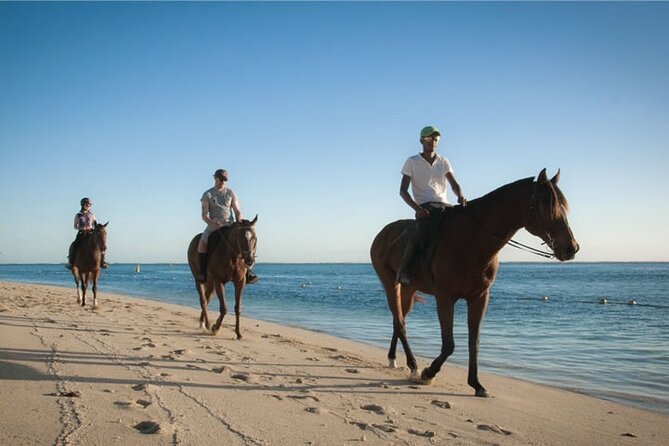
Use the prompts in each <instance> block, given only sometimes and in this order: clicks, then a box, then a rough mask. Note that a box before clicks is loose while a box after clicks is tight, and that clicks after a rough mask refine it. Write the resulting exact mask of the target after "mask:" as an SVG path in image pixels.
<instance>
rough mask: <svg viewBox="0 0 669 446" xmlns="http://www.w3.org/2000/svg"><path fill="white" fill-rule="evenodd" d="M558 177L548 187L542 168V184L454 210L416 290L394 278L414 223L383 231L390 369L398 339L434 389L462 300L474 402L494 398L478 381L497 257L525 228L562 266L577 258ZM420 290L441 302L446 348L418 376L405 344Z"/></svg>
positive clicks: (375, 249)
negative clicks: (408, 320)
mask: <svg viewBox="0 0 669 446" xmlns="http://www.w3.org/2000/svg"><path fill="white" fill-rule="evenodd" d="M559 177H560V172H559V171H558V173H557V174H556V175H555V177H553V178H552V179H551V180H550V181H549V180H548V178H547V176H546V169H543V170H542V171H541V173H540V174H539V176H538V178H537V180H536V181H534V178H532V177H531V178H526V179H523V180H519V181H516V182H514V183H510V184H507V185H505V186H502V187H500V188H499V189H497V190H495V191H493V192H490V193H489V194H487V195H485V196H483V197H481V198H478V199H476V200H472V201H470V202H469V203H468V204H467V206H466V207H462V206H456V207H454V208H450V209H448V210H447V211H446V213H445V214H444V215H443V218H442V219H441V221H440V223H439V228H438V235H437V238H436V240H435V245H434V250H433V253H434V254H433V256H432V258H431V259H427V261H426V264H425V266H424V267H423V268H420V271H417V272H416V273H414V274H413V276H412V280H411V284H410V285H400V284H398V283H397V282H396V280H395V278H396V274H397V269H398V265H399V263H400V259H401V256H402V252H403V249H404V246H405V244H406V239H407V233H408V230H407V229H408V228H409V227H410V225H411V224H413V222H414V220H398V221H395V222H393V223H390V224H389V225H387V226H386V227H385V228H383V229H382V230H381V232H379V234H378V235H377V236H376V238H375V239H374V242H373V243H372V247H371V258H372V264H373V266H374V269H375V270H376V273H377V274H378V276H379V279H380V280H381V283H382V285H383V288H384V290H385V292H386V296H387V298H388V306H389V307H390V311H391V312H392V314H393V337H392V341H391V343H390V350H389V352H388V360H389V365H390V367H396V362H395V358H396V348H397V340H398V339H399V340H400V341H401V342H402V347H403V348H404V352H405V354H406V358H407V365H408V366H409V369H410V370H411V379H412V380H415V381H418V382H422V383H426V384H428V383H430V382H431V380H432V379H433V378H434V377H435V375H436V374H437V373H438V372H439V370H440V369H441V366H442V365H443V363H444V361H446V358H448V357H449V356H450V355H451V353H453V350H454V348H455V343H454V341H453V315H454V307H455V302H456V301H457V300H458V299H459V298H463V299H465V300H466V301H467V323H468V329H469V330H468V331H469V342H468V344H469V373H468V378H467V383H468V384H469V385H470V386H472V387H473V388H474V389H475V391H476V396H481V397H485V396H488V392H487V391H486V389H485V388H484V387H483V386H482V385H481V383H480V382H479V379H478V350H479V333H480V329H481V322H482V320H483V316H484V315H485V311H486V308H487V306H488V299H489V290H490V286H491V285H492V284H493V281H494V280H495V274H496V273H497V267H498V258H497V254H498V253H499V251H500V250H501V249H502V248H503V247H504V245H505V244H506V243H507V242H508V241H509V240H511V237H513V235H514V234H515V233H516V232H517V231H518V230H519V229H520V228H523V227H524V228H525V229H527V231H529V232H530V233H531V234H533V235H535V236H537V237H539V238H541V239H542V240H543V241H544V242H545V243H546V245H547V246H548V247H549V248H550V249H552V251H553V253H554V256H555V257H556V258H557V259H558V260H560V261H565V260H571V259H573V258H574V256H575V254H576V252H577V251H578V249H579V246H578V244H577V243H576V240H575V239H574V236H573V234H572V232H571V229H570V228H569V223H568V222H567V201H566V199H565V197H564V195H563V194H562V192H561V191H560V189H559V188H558V187H557V182H558V179H559ZM417 291H420V292H422V293H426V294H432V295H434V296H435V299H436V303H437V314H438V316H439V324H440V326H441V341H442V346H441V354H440V355H439V356H438V357H437V358H436V359H435V360H434V361H433V362H432V364H431V365H430V366H429V367H427V368H425V369H424V370H423V372H422V373H421V374H420V376H419V375H418V366H417V364H416V359H415V357H414V355H413V353H412V351H411V348H410V346H409V342H408V340H407V333H406V321H405V318H406V316H407V315H408V314H409V312H410V311H411V308H412V306H413V303H414V300H415V296H416V292H417Z"/></svg>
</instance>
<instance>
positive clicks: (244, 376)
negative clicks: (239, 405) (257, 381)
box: [230, 373, 253, 382]
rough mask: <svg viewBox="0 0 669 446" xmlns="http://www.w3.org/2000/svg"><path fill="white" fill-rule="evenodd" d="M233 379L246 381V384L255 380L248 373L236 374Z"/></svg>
mask: <svg viewBox="0 0 669 446" xmlns="http://www.w3.org/2000/svg"><path fill="white" fill-rule="evenodd" d="M230 378H232V379H238V380H240V381H245V382H251V381H252V380H253V378H252V377H251V375H249V374H248V373H235V374H234V375H232V376H230Z"/></svg>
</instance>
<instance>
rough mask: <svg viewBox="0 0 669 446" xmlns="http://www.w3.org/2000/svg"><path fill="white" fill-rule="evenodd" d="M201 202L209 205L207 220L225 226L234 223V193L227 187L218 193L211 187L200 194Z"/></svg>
mask: <svg viewBox="0 0 669 446" xmlns="http://www.w3.org/2000/svg"><path fill="white" fill-rule="evenodd" d="M201 200H202V201H206V202H207V203H208V204H209V218H211V219H212V220H216V221H218V222H219V223H222V224H225V225H227V224H232V223H234V221H235V220H234V219H233V216H232V201H233V200H235V201H236V200H237V195H236V194H235V191H233V190H232V189H230V188H228V187H224V188H223V189H222V190H220V191H218V190H216V188H215V187H212V188H211V189H209V190H207V191H206V192H205V193H203V194H202V199H201Z"/></svg>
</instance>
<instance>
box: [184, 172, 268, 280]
mask: <svg viewBox="0 0 669 446" xmlns="http://www.w3.org/2000/svg"><path fill="white" fill-rule="evenodd" d="M227 181H228V172H227V171H226V170H224V169H218V170H216V172H214V187H212V188H211V189H208V190H206V191H205V192H204V193H203V194H202V198H201V199H200V202H201V203H202V220H203V221H204V222H205V223H206V224H207V227H206V228H204V231H203V232H202V237H200V241H199V243H198V245H197V252H198V255H199V258H200V274H199V275H198V277H197V280H198V281H200V282H206V281H207V248H208V242H209V236H210V235H211V234H212V233H213V232H214V231H217V230H219V229H221V228H224V227H228V226H232V224H233V223H234V222H235V221H242V211H241V209H240V208H239V201H238V200H237V194H236V193H235V191H233V190H232V189H230V188H229V187H227V185H226V184H225V183H227ZM233 213H234V216H233ZM257 281H258V276H256V275H255V274H253V272H252V271H251V270H250V269H249V270H248V272H247V275H246V283H255V282H257Z"/></svg>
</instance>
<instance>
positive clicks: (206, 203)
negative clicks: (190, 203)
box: [200, 197, 216, 225]
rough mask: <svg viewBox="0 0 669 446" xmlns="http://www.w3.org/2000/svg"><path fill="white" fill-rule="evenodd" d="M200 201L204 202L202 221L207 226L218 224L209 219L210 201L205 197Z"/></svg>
mask: <svg viewBox="0 0 669 446" xmlns="http://www.w3.org/2000/svg"><path fill="white" fill-rule="evenodd" d="M200 201H201V202H202V221H204V222H205V223H206V224H207V225H212V224H216V222H215V221H214V220H212V219H211V218H209V201H208V200H207V199H206V198H204V197H203V198H202V200H200Z"/></svg>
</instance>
